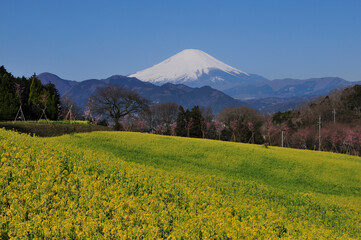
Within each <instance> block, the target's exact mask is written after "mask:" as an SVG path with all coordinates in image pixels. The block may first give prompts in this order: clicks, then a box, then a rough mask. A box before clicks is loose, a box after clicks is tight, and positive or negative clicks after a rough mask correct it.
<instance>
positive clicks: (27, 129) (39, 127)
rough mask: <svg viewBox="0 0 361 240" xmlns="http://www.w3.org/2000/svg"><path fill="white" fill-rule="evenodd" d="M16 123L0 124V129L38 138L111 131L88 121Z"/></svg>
mask: <svg viewBox="0 0 361 240" xmlns="http://www.w3.org/2000/svg"><path fill="white" fill-rule="evenodd" d="M49 123H50V124H48V123H47V122H46V121H45V120H41V121H24V122H22V121H16V122H13V121H12V122H0V128H3V127H4V128H6V129H9V130H15V131H18V132H21V133H29V134H32V135H36V136H40V137H54V136H60V135H64V134H72V133H78V132H92V131H111V130H112V129H110V128H108V127H104V126H99V125H93V124H91V123H89V122H88V121H71V122H70V121H49Z"/></svg>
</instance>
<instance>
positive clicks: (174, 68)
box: [130, 49, 356, 100]
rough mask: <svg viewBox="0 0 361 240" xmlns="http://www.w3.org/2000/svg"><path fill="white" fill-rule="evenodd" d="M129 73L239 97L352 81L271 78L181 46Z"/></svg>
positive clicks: (305, 91)
mask: <svg viewBox="0 0 361 240" xmlns="http://www.w3.org/2000/svg"><path fill="white" fill-rule="evenodd" d="M130 77H136V78H138V79H140V80H142V81H146V82H151V83H154V84H158V85H159V84H164V83H165V82H170V83H174V84H177V83H181V84H185V85H187V86H190V87H201V86H205V85H207V86H210V87H212V88H214V89H217V90H220V91H223V92H224V93H226V94H228V95H229V96H231V97H233V98H236V99H241V100H245V99H260V98H274V97H276V98H295V97H304V96H309V97H311V96H320V95H326V94H328V92H329V91H330V90H333V89H335V88H340V89H342V88H344V87H346V86H350V85H353V84H355V83H356V82H349V81H346V80H344V79H342V78H337V77H325V78H311V79H307V80H299V79H291V78H286V79H277V80H272V81H271V80H269V79H267V78H265V77H262V76H260V75H257V74H251V73H247V72H245V71H241V70H239V69H236V68H234V67H231V66H229V65H227V64H225V63H223V62H221V61H219V60H217V59H215V58H214V57H212V56H210V55H209V54H207V53H205V52H203V51H201V50H197V49H186V50H183V51H181V52H180V53H178V54H176V55H174V56H172V57H170V58H168V59H166V60H164V61H163V62H161V63H159V64H156V65H154V66H152V67H150V68H147V69H145V70H142V71H139V72H137V73H135V74H132V75H130Z"/></svg>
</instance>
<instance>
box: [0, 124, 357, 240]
mask: <svg viewBox="0 0 361 240" xmlns="http://www.w3.org/2000/svg"><path fill="white" fill-rule="evenodd" d="M15 142H21V143H22V144H21V146H22V147H20V148H23V149H24V150H23V151H22V154H23V155H24V156H27V157H23V158H21V159H31V160H28V161H30V162H31V161H34V162H36V164H35V165H36V166H38V167H36V168H32V169H36V170H35V171H34V170H33V173H32V174H33V177H32V178H24V179H23V180H24V182H26V183H27V184H31V186H33V190H31V189H30V190H25V189H28V188H25V185H24V186H22V185H21V181H19V184H20V185H15V184H14V186H17V187H16V189H24V190H23V191H24V196H28V195H32V196H33V197H32V198H30V199H32V200H23V201H24V202H25V203H26V204H27V205H26V204H25V205H26V206H39V208H36V209H37V210H31V209H30V210H27V211H28V212H32V211H35V213H34V214H35V215H36V216H37V214H40V213H41V214H42V215H41V216H42V218H43V219H44V221H45V222H46V223H47V225H44V226H45V227H43V225H41V224H40V223H41V222H40V223H39V226H41V227H39V228H45V229H46V226H48V225H49V226H53V228H54V229H56V227H54V226H58V225H60V226H58V228H59V229H60V230H59V235H51V234H50V235H49V234H48V235H47V234H45V233H46V231H45V230H44V232H45V233H43V232H41V231H40V233H41V234H43V235H41V234H40V233H39V234H38V235H36V234H35V235H34V236H38V237H39V236H40V237H41V236H43V237H44V236H45V237H46V236H48V237H49V236H50V237H53V238H60V237H64V236H70V235H71V236H73V235H74V236H76V238H89V237H92V238H93V237H97V238H109V239H110V238H112V236H113V237H114V238H124V237H125V238H157V237H159V238H168V237H170V238H179V239H180V238H183V239H188V238H196V239H200V238H205V239H207V238H211V239H214V238H221V239H226V238H232V239H239V238H246V239H257V238H261V239H265V238H266V239H274V238H278V237H282V238H289V239H325V238H329V239H352V238H354V239H359V238H361V158H359V157H353V156H348V155H342V154H334V153H327V152H316V151H307V150H295V149H288V148H278V147H268V148H265V147H264V146H261V145H251V144H241V143H231V142H222V141H214V140H204V139H190V138H180V137H169V136H157V135H151V134H141V133H129V132H92V133H82V134H72V135H64V136H60V137H54V138H29V137H28V136H24V135H16V134H14V133H9V132H5V131H0V144H2V145H0V147H1V148H0V154H2V155H4V154H5V153H6V152H10V154H9V155H10V156H15V150H12V146H14V145H15V146H16V144H15ZM10 146H11V147H10ZM1 149H2V150H1ZM12 152H14V153H12ZM50 153H51V154H50ZM12 159H14V158H12ZM40 160H41V161H40ZM21 161H23V160H21ZM12 162H16V161H14V160H12V161H11V162H10V163H8V165H7V166H12ZM28 165H29V162H26V164H25V163H24V164H22V165H21V164H20V165H17V166H23V168H24V169H27V166H28ZM30 165H31V164H30ZM2 166H3V167H4V164H3V165H2ZM24 166H25V167H24ZM7 169H8V168H6V169H5V170H3V172H2V174H3V175H4V174H5V173H4V172H6V171H9V170H7ZM52 169H53V170H52ZM56 169H60V170H61V169H67V171H66V172H70V175H65V176H63V175H62V173H63V171H60V170H56ZM21 171H25V170H21ZM59 171H60V172H59ZM13 172H15V170H13ZM25 172H26V171H25ZM4 176H8V175H4ZM37 176H38V177H37ZM39 176H42V177H41V178H40V177H39ZM3 179H7V178H6V177H3ZM31 179H33V180H31ZM34 179H37V180H36V181H35V180H34ZM43 179H65V180H61V181H60V180H56V181H54V182H52V181H51V183H52V184H53V185H54V186H56V189H66V188H67V187H66V186H68V185H64V184H65V183H67V182H73V184H74V183H76V186H77V187H76V188H75V189H73V188H72V185H69V187H70V188H69V189H71V190H67V191H68V192H69V191H70V192H71V194H70V193H68V192H64V193H62V194H63V195H61V194H60V193H61V192H58V193H57V194H58V195H59V197H58V198H57V199H58V200H57V201H59V202H61V203H62V204H57V202H56V201H55V202H49V203H48V204H50V206H51V208H52V209H54V211H55V213H56V216H57V217H55V215H51V213H50V212H49V210H40V209H43V208H44V207H45V206H48V205H46V204H45V205H44V201H45V200H42V199H48V197H45V196H48V195H51V196H53V195H54V193H53V191H54V190H51V189H50V190H47V189H48V188H44V189H43V190H42V186H43V185H44V184H46V183H44V180H43ZM64 181H65V183H64ZM5 185H6V181H5V182H3V183H2V184H0V186H5ZM27 191H29V192H28V193H27ZM3 192H4V191H3ZM37 192H39V193H37ZM27 194H28V195H27ZM35 196H37V197H35ZM38 196H44V197H38ZM38 198H39V200H37V199H38ZM24 199H29V197H27V198H26V197H24ZM33 199H36V200H33ZM63 200H64V201H63ZM32 201H35V202H34V203H33V202H32ZM45 202H46V201H45ZM10 205H11V204H10ZM54 206H56V207H54ZM130 206H133V207H130ZM48 208H49V206H48V207H45V209H48ZM24 209H25V207H23V208H21V210H19V212H16V213H17V214H16V215H14V216H22V215H23V214H24V213H23V212H24V211H25V210H24ZM109 209H112V210H111V212H112V214H111V215H106V217H104V216H103V215H101V214H102V213H103V212H108V211H110V210H109ZM39 211H40V213H39ZM14 214H15V213H14ZM53 217H55V218H54V219H53ZM50 218H51V220H50ZM12 219H13V218H12ZM14 219H15V217H14ZM69 219H70V220H69ZM16 221H21V220H16ZM16 221H15V220H12V221H10V222H9V223H7V224H8V225H9V226H10V225H11V224H15V223H16ZM49 222H50V223H49ZM59 222H60V223H59ZM61 222H69V224H68V225H66V224H62V223H61ZM89 222H92V223H93V225H92V226H93V227H92V228H87V226H88V225H89ZM18 224H19V223H18ZM32 224H33V225H31V224H30V226H37V225H36V224H35V223H32ZM42 224H43V223H42ZM8 225H6V224H5V225H4V223H3V225H2V226H8ZM3 228H4V227H3ZM33 228H34V227H33ZM33 228H32V227H29V229H30V230H31V232H32V233H33V232H34V231H33V230H32V229H33ZM4 229H5V230H6V231H5V230H4V232H6V233H10V232H17V233H18V235H17V236H22V235H21V234H20V233H23V232H24V231H25V230H24V231H23V230H21V229H20V228H19V229H18V228H16V230H11V229H12V228H10V227H5V228H4ZM9 229H10V230H9ZM30 230H29V231H30ZM87 234H88V235H87ZM112 234H113V235H112ZM82 236H83V237H82Z"/></svg>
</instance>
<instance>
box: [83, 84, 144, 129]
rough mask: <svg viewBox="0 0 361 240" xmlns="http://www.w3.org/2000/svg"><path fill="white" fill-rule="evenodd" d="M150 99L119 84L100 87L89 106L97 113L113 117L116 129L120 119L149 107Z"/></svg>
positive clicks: (90, 99) (118, 127) (118, 126)
mask: <svg viewBox="0 0 361 240" xmlns="http://www.w3.org/2000/svg"><path fill="white" fill-rule="evenodd" d="M148 103H149V101H148V100H147V99H145V98H142V97H141V96H139V94H138V93H136V92H134V91H131V90H128V89H125V88H123V87H122V86H119V85H107V86H105V87H99V88H98V89H97V92H96V93H95V94H94V95H92V96H91V97H90V98H89V106H90V107H91V109H92V111H94V112H95V113H97V114H103V115H106V116H107V117H109V118H111V119H112V120H113V123H114V125H113V126H114V129H117V130H119V129H120V123H119V120H120V119H121V118H122V117H124V116H126V115H128V114H135V113H138V112H141V111H143V110H145V109H147V108H148Z"/></svg>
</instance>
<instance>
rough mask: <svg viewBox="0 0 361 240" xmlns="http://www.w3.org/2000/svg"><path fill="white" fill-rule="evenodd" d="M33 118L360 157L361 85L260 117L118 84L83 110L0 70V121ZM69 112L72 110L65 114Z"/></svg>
mask: <svg viewBox="0 0 361 240" xmlns="http://www.w3.org/2000/svg"><path fill="white" fill-rule="evenodd" d="M20 109H22V112H23V113H24V118H26V119H27V120H31V119H32V120H37V119H39V118H40V117H42V116H43V114H45V115H46V116H47V117H48V118H49V119H53V120H56V119H61V118H66V117H68V115H69V113H72V116H70V117H73V118H74V119H75V118H77V119H83V120H84V119H87V120H90V121H91V122H93V123H96V124H102V125H107V126H109V127H113V128H114V129H115V130H126V131H140V132H149V133H156V134H163V135H173V136H182V137H195V138H208V139H217V140H223V141H234V142H244V143H256V144H266V145H270V146H284V147H292V148H300V149H310V150H324V151H333V152H339V153H347V154H354V155H361V128H360V126H361V85H355V86H353V87H349V88H346V89H344V90H335V91H333V92H331V93H330V94H329V95H328V96H323V97H319V98H317V99H315V100H313V101H311V102H308V103H306V104H304V105H302V106H300V107H299V108H297V109H295V110H291V111H286V112H277V113H274V114H261V113H259V112H258V111H256V110H254V109H252V108H249V107H247V106H240V107H227V108H225V109H223V110H222V111H221V112H219V113H218V114H213V112H212V109H211V108H202V107H199V106H194V107H193V108H192V109H184V108H183V107H182V106H178V105H177V104H176V103H173V102H170V103H151V102H150V101H148V100H147V99H145V98H143V97H141V96H140V95H139V94H138V93H136V92H134V91H131V90H129V89H125V88H123V87H121V86H119V85H108V86H106V87H103V88H98V89H97V92H96V93H95V94H94V95H92V96H90V98H89V102H88V106H87V108H86V109H85V111H84V112H82V110H81V109H80V108H77V107H76V104H75V103H74V102H72V101H71V99H70V98H69V97H68V96H67V97H64V98H62V99H60V96H59V93H58V91H57V89H56V88H55V86H54V84H51V83H49V84H46V85H43V84H42V83H41V81H40V80H39V79H38V78H37V77H36V75H35V74H34V75H33V76H31V77H29V78H25V77H21V78H20V77H14V76H13V75H12V74H10V73H8V72H7V71H6V69H5V68H4V66H1V67H0V120H14V119H15V116H18V117H21V115H19V114H18V113H19V110H20ZM71 109H72V110H73V111H72V112H71V111H69V110H71Z"/></svg>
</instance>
